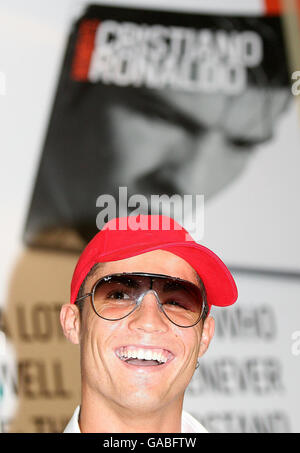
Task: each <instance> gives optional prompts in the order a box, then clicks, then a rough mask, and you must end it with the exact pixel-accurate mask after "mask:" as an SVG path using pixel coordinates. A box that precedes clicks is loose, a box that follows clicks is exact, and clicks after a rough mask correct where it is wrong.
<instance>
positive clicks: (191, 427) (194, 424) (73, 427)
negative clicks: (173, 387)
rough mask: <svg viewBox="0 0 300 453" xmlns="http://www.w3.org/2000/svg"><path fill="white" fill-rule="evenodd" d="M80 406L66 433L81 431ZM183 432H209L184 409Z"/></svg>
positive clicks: (66, 428)
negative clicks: (79, 420)
mask: <svg viewBox="0 0 300 453" xmlns="http://www.w3.org/2000/svg"><path fill="white" fill-rule="evenodd" d="M79 411H80V406H77V407H76V409H75V411H74V413H73V415H72V418H71V420H70V421H69V423H68V424H67V426H66V427H65V430H64V433H80V428H79V424H78V417H79ZM181 432H182V433H207V431H206V429H205V428H204V426H202V425H201V423H199V422H198V421H197V420H196V419H195V418H194V417H193V416H192V415H190V414H189V413H188V412H185V411H182V417H181Z"/></svg>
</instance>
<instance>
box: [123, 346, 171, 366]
mask: <svg viewBox="0 0 300 453" xmlns="http://www.w3.org/2000/svg"><path fill="white" fill-rule="evenodd" d="M116 354H117V356H118V357H119V358H120V359H122V360H126V359H139V360H156V361H158V362H161V363H165V362H166V361H167V360H168V355H169V354H168V352H167V351H164V350H160V351H157V350H152V349H127V348H126V347H122V348H119V349H118V350H117V351H116Z"/></svg>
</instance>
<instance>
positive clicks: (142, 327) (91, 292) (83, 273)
mask: <svg viewBox="0 0 300 453" xmlns="http://www.w3.org/2000/svg"><path fill="white" fill-rule="evenodd" d="M99 263H100V264H99ZM236 299H237V289H236V286H235V283H234V280H233V278H232V276H231V274H230V272H229V271H228V269H227V268H226V266H225V265H224V264H223V262H222V261H221V260H220V259H219V258H218V257H217V256H216V255H215V254H214V253H213V252H211V251H210V250H208V249H207V248H205V247H203V246H201V245H199V244H197V243H195V242H194V241H193V239H192V238H191V237H190V236H189V235H188V233H187V232H186V231H185V230H184V229H183V228H182V227H181V226H180V225H179V224H178V223H176V222H175V221H174V220H173V219H170V218H168V217H166V216H158V215H155V216H137V217H133V216H131V217H127V218H119V219H113V220H111V221H110V222H108V223H107V224H106V226H105V227H104V228H103V229H102V230H101V231H100V232H99V233H98V234H97V235H96V236H95V237H94V238H93V239H92V240H91V241H90V243H89V244H88V245H87V246H86V248H85V250H84V251H83V253H82V255H81V256H80V258H79V260H78V263H77V265H76V268H75V271H74V274H73V278H72V284H71V301H70V302H71V303H70V304H66V305H64V306H63V307H62V309H61V324H62V328H63V331H64V334H65V336H66V337H67V338H68V339H69V340H70V341H71V342H72V343H75V344H80V352H81V377H82V388H81V406H80V407H77V409H76V410H75V413H74V415H73V417H72V419H71V420H70V422H69V424H68V426H67V427H66V429H65V432H84V433H86V432H126V433H128V432H148V433H149V432H150V433H153V432H155V433H159V432H174V433H178V432H206V431H205V428H204V427H203V426H202V425H201V424H200V423H198V422H197V421H196V420H195V419H194V418H193V417H192V416H191V415H189V414H188V413H186V412H185V411H183V410H182V406H183V399H184V393H185V390H186V388H187V386H188V384H189V382H190V380H191V378H192V376H193V373H194V371H195V368H196V364H197V359H198V358H200V357H201V356H202V355H203V354H204V353H205V352H206V350H207V348H208V346H209V343H210V341H211V339H212V336H213V333H214V320H213V318H212V317H211V316H208V313H209V311H210V308H211V305H219V306H226V305H231V304H233V303H234V302H235V301H236Z"/></svg>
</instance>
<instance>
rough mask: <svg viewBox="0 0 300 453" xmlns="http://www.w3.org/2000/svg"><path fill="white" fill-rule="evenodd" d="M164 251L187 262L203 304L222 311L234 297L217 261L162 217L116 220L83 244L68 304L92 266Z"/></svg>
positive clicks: (228, 276) (230, 282)
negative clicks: (202, 294)
mask: <svg viewBox="0 0 300 453" xmlns="http://www.w3.org/2000/svg"><path fill="white" fill-rule="evenodd" d="M158 249H160V250H166V251H168V252H171V253H174V254H175V255H177V256H179V257H180V258H183V259H184V260H185V261H187V262H188V263H189V264H190V265H191V266H192V267H193V268H194V269H195V271H196V272H197V274H198V275H199V277H200V278H201V280H202V281H203V283H204V286H205V289H206V293H207V303H208V305H209V308H210V307H211V305H217V306H219V307H225V306H228V305H232V304H233V303H234V302H235V301H236V299H237V296H238V292H237V287H236V284H235V282H234V279H233V277H232V275H231V273H230V271H229V270H228V268H227V267H226V266H225V264H224V263H223V262H222V261H221V260H220V258H218V257H217V255H215V253H213V252H212V251H211V250H209V249H208V248H206V247H204V246H203V245H200V244H198V243H197V242H195V241H194V240H193V238H192V237H191V236H190V235H189V233H188V232H187V231H186V230H185V229H184V228H183V227H182V226H181V225H179V223H177V222H175V220H173V219H172V218H170V217H167V216H162V215H138V216H129V217H119V218H116V219H112V220H110V221H109V222H107V223H106V224H105V226H104V227H103V229H102V230H101V231H99V233H97V234H96V235H95V236H94V238H93V239H92V240H91V241H90V242H89V243H88V244H87V246H86V247H85V249H84V250H83V252H82V254H81V256H80V257H79V259H78V262H77V265H76V267H75V270H74V274H73V277H72V282H71V303H74V302H75V300H76V298H77V294H78V291H79V288H80V286H81V284H82V282H83V280H84V279H85V277H86V276H87V274H88V273H89V271H90V270H91V268H92V267H93V266H94V265H95V264H96V263H104V262H108V261H117V260H122V259H125V258H130V257H132V256H136V255H141V254H142V253H146V252H150V251H152V250H158Z"/></svg>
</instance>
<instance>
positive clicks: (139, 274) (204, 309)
mask: <svg viewBox="0 0 300 453" xmlns="http://www.w3.org/2000/svg"><path fill="white" fill-rule="evenodd" d="M123 276H124V277H125V276H137V277H150V278H151V277H153V278H155V277H159V278H168V279H172V280H174V281H178V282H182V283H188V284H189V285H191V286H194V287H195V288H197V291H199V290H200V291H201V293H202V298H203V306H202V311H201V313H200V315H199V318H198V320H197V321H196V322H195V323H194V324H192V325H190V326H182V325H180V324H177V323H176V322H174V321H172V319H170V318H169V316H168V315H167V314H166V312H165V310H164V309H163V305H162V304H161V303H160V301H159V300H158V301H157V302H158V305H159V309H160V310H161V311H162V312H163V314H164V315H165V316H166V318H168V320H169V321H170V322H171V323H172V324H175V326H178V327H182V328H189V327H194V326H195V325H196V324H198V323H199V322H200V321H201V319H204V320H205V318H206V316H207V314H208V312H209V306H208V303H207V296H206V290H205V286H204V284H203V282H202V280H200V282H201V287H199V286H197V285H196V284H195V283H192V282H190V281H189V280H184V279H182V278H178V277H172V276H171V275H165V274H153V273H148V272H121V273H116V274H108V275H104V276H103V277H101V278H99V279H98V280H97V281H96V282H95V283H94V285H93V288H92V291H91V292H90V293H87V294H84V295H83V296H81V297H78V298H77V299H76V300H75V303H76V302H78V301H80V300H83V299H85V298H87V297H89V296H91V299H90V300H91V303H92V307H93V310H94V312H95V313H96V315H97V316H99V318H101V319H105V320H106V321H120V320H121V319H124V318H127V316H130V315H131V314H132V313H133V312H134V311H135V310H136V309H137V308H138V307H139V306H140V304H139V303H136V304H135V307H134V308H133V309H132V310H131V311H130V312H129V313H127V315H125V316H122V317H121V318H116V319H109V318H105V317H104V316H101V315H99V313H98V312H97V310H96V308H95V305H94V294H95V291H96V288H97V285H98V284H99V282H100V281H103V280H104V281H105V280H108V279H110V278H111V277H123ZM199 279H200V277H199ZM155 292H156V291H155ZM158 299H159V297H158Z"/></svg>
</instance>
